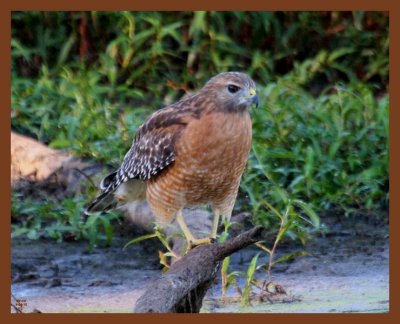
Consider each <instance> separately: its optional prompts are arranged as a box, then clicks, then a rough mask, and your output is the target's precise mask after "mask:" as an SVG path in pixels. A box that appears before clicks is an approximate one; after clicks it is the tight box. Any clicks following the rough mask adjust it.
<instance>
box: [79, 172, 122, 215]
mask: <svg viewBox="0 0 400 324" xmlns="http://www.w3.org/2000/svg"><path fill="white" fill-rule="evenodd" d="M116 175H117V172H113V173H111V174H109V175H108V176H106V177H105V178H104V179H103V180H102V181H101V183H100V189H102V190H104V191H103V192H102V193H101V194H100V195H99V196H98V197H97V198H96V199H95V200H93V201H92V202H91V203H90V205H89V206H88V207H86V209H85V214H86V215H90V214H92V213H96V212H106V211H109V210H111V209H114V208H116V207H117V201H116V200H115V196H114V192H115V190H116V189H117V187H118V184H117V181H116Z"/></svg>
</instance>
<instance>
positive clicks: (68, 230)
mask: <svg viewBox="0 0 400 324" xmlns="http://www.w3.org/2000/svg"><path fill="white" fill-rule="evenodd" d="M84 204H85V201H84V200H83V199H82V197H80V198H77V197H75V198H74V199H72V198H67V199H65V200H63V201H61V202H56V201H54V200H52V199H49V200H46V201H38V200H33V199H30V198H26V197H22V196H21V195H20V194H18V193H15V192H14V193H13V194H12V196H11V206H12V207H11V217H12V218H15V219H18V221H19V223H14V224H12V225H11V229H12V235H11V237H17V236H19V235H26V236H27V237H28V238H29V239H32V240H36V239H38V238H39V237H48V238H52V239H55V240H57V241H59V242H61V241H63V240H65V239H68V240H71V239H72V240H79V239H82V238H83V239H86V240H88V241H89V249H90V250H91V249H93V248H94V247H95V246H97V245H98V244H99V243H101V244H103V243H105V244H107V245H108V244H110V243H111V239H112V236H113V227H112V225H111V222H112V221H113V220H114V219H116V218H117V215H116V214H115V213H108V214H107V215H104V216H101V217H100V216H99V215H91V216H89V217H88V218H87V219H86V220H85V219H83V218H82V210H83V208H84V207H83V206H84Z"/></svg>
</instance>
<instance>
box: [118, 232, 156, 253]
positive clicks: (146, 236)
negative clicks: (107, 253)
mask: <svg viewBox="0 0 400 324" xmlns="http://www.w3.org/2000/svg"><path fill="white" fill-rule="evenodd" d="M154 237H158V234H157V233H153V234H147V235H143V236H139V237H137V238H135V239H133V240H131V241H129V242H128V243H126V244H125V245H124V247H123V250H125V249H126V248H127V247H128V246H129V245H132V244H136V243H139V242H141V241H144V240H148V239H152V238H154Z"/></svg>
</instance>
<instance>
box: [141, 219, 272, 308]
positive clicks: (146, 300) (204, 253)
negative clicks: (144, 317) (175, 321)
mask: <svg viewBox="0 0 400 324" xmlns="http://www.w3.org/2000/svg"><path fill="white" fill-rule="evenodd" d="M266 235H267V233H266V231H265V229H263V228H262V227H261V226H256V227H254V228H252V229H251V230H248V231H246V232H244V233H242V234H240V235H238V236H236V237H234V238H233V239H231V240H229V241H227V242H225V243H214V244H209V245H201V246H198V247H196V248H194V249H193V250H191V251H190V252H189V253H187V254H186V255H185V256H184V257H182V259H180V260H179V261H177V262H176V263H174V264H173V265H172V266H171V268H170V269H169V270H168V271H167V272H166V273H164V274H162V275H161V276H160V277H159V278H158V279H157V280H155V281H153V282H152V283H151V284H150V285H149V286H148V287H147V288H146V290H145V292H144V293H143V295H142V296H141V297H140V298H139V299H138V301H137V303H136V306H135V309H134V312H135V313H198V312H199V311H200V308H201V306H202V303H203V298H204V296H205V294H206V292H207V290H208V289H209V288H210V286H211V284H212V283H213V281H214V280H215V278H216V276H217V273H218V272H219V270H220V267H221V264H222V261H223V259H224V258H225V257H227V256H229V255H231V254H233V253H234V252H236V251H239V250H240V249H242V248H244V247H246V246H248V245H250V244H253V243H255V242H257V241H260V240H263V239H264V238H265V236H266Z"/></svg>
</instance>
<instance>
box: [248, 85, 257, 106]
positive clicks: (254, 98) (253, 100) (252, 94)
mask: <svg viewBox="0 0 400 324" xmlns="http://www.w3.org/2000/svg"><path fill="white" fill-rule="evenodd" d="M249 94H250V97H251V103H252V104H255V105H256V108H257V107H258V96H257V95H256V89H254V88H251V89H250V91H249Z"/></svg>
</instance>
